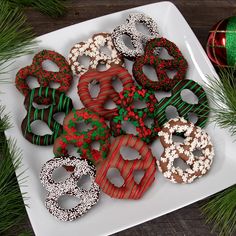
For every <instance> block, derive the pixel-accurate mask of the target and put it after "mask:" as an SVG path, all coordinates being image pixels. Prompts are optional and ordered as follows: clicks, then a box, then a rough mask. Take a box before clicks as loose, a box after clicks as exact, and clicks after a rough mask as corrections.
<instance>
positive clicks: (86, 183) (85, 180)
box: [77, 175, 92, 190]
mask: <svg viewBox="0 0 236 236" xmlns="http://www.w3.org/2000/svg"><path fill="white" fill-rule="evenodd" d="M91 185H92V180H91V177H90V176H89V175H83V176H81V178H80V179H79V180H78V182H77V186H78V187H79V188H82V189H85V190H89V189H90V188H91Z"/></svg>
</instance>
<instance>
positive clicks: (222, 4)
mask: <svg viewBox="0 0 236 236" xmlns="http://www.w3.org/2000/svg"><path fill="white" fill-rule="evenodd" d="M154 2H158V1H155V0H133V1H131V0H114V1H113V0H67V1H66V6H67V9H68V12H67V14H66V15H65V16H63V17H60V18H58V19H52V18H50V17H49V16H45V15H43V14H41V13H39V12H37V11H34V10H33V9H31V8H28V9H25V13H26V15H27V16H28V22H29V23H30V24H31V25H32V26H33V28H34V31H35V33H36V34H37V35H38V36H39V35H42V34H45V33H48V32H51V31H53V30H56V29H60V28H63V27H65V26H69V25H72V24H76V23H79V22H82V21H85V20H88V19H92V18H94V17H98V16H103V15H106V14H109V13H113V12H117V11H121V10H125V9H128V8H132V7H137V6H141V5H144V4H148V3H154ZM171 2H173V3H174V4H175V5H176V6H177V7H178V9H179V10H180V11H181V13H182V14H183V16H184V17H185V19H186V20H187V22H188V23H189V25H190V26H191V28H192V29H193V31H194V33H195V34H196V36H197V38H198V39H199V41H200V42H201V44H202V45H203V47H205V44H206V40H207V36H208V31H209V29H210V28H211V26H212V25H214V24H215V23H216V22H217V21H219V20H220V19H222V18H226V17H229V16H231V15H233V14H236V0H173V1H171ZM157 201H158V199H157ZM201 204H202V202H198V203H195V204H192V205H190V206H187V207H185V208H182V209H180V210H178V211H175V212H173V213H170V214H168V215H165V216H162V217H159V218H157V219H154V220H151V221H149V222H146V223H143V224H141V225H138V226H136V227H133V228H130V229H127V230H125V231H123V232H119V233H117V234H115V235H117V236H131V235H132V236H135V235H139V236H141V235H146V236H152V235H168V236H171V235H175V236H180V235H191V236H197V235H199V236H200V235H201V236H207V235H216V234H213V233H211V228H210V226H209V225H206V224H205V220H204V218H203V216H202V215H201V212H200V210H199V206H200V205H201ZM25 227H26V228H27V227H30V224H29V223H28V220H27V219H26V225H25ZM45 236H49V235H45Z"/></svg>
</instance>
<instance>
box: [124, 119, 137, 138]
mask: <svg viewBox="0 0 236 236" xmlns="http://www.w3.org/2000/svg"><path fill="white" fill-rule="evenodd" d="M121 128H122V130H124V131H125V132H126V133H127V134H133V135H137V134H138V132H137V130H136V127H135V126H134V125H133V124H132V123H131V122H130V121H126V120H125V121H123V122H122V125H121Z"/></svg>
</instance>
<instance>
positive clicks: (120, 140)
mask: <svg viewBox="0 0 236 236" xmlns="http://www.w3.org/2000/svg"><path fill="white" fill-rule="evenodd" d="M122 146H127V147H130V148H133V149H135V150H137V151H138V152H139V154H140V156H141V158H140V159H136V160H124V159H123V157H122V155H121V154H120V149H121V147H122ZM155 162H156V161H155V158H154V157H153V155H152V152H151V150H150V148H149V146H148V145H147V144H146V143H144V142H143V141H142V140H141V139H138V138H136V137H134V136H133V135H122V136H119V137H117V138H115V139H114V140H113V142H112V143H111V147H110V152H109V155H108V157H107V159H106V160H104V161H103V162H101V163H99V164H98V165H97V176H96V182H97V183H98V184H99V186H100V187H101V189H102V190H103V192H105V193H106V194H108V195H109V196H111V197H113V198H121V199H139V198H141V197H142V196H143V194H144V193H145V192H146V191H147V190H148V188H149V187H150V186H151V185H152V183H153V181H154V180H155V172H156V163H155ZM110 168H117V169H118V170H119V171H120V174H121V176H122V177H123V178H124V184H123V185H122V186H121V187H116V186H115V185H113V184H112V183H111V182H110V181H109V180H108V179H107V172H108V170H109V169H110ZM135 170H144V171H145V174H144V176H143V178H142V179H141V181H140V183H139V184H137V183H136V182H135V180H134V176H133V172H134V171H135Z"/></svg>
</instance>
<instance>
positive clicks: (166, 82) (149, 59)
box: [133, 38, 188, 91]
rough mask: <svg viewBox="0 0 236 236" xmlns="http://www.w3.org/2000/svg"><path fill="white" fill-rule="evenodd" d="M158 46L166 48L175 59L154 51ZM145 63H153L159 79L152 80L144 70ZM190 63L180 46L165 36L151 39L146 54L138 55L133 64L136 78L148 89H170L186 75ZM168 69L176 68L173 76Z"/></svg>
mask: <svg viewBox="0 0 236 236" xmlns="http://www.w3.org/2000/svg"><path fill="white" fill-rule="evenodd" d="M158 47H163V48H165V49H166V50H167V51H168V53H169V55H170V56H172V57H173V59H161V58H160V57H159V56H158V55H156V54H155V53H154V51H155V49H156V48H158ZM144 65H151V66H153V67H154V69H155V71H156V75H157V77H158V81H152V80H150V79H149V78H148V77H147V76H146V75H145V74H144V72H143V66H144ZM187 68H188V63H187V61H186V60H185V58H184V56H183V55H182V53H181V52H180V50H179V49H178V47H177V46H176V45H175V44H174V43H173V42H171V41H169V40H167V39H165V38H156V39H151V40H150V41H149V42H148V43H147V44H146V47H145V54H144V55H143V56H140V57H137V58H136V59H135V62H134V65H133V75H134V78H135V80H136V81H137V82H138V83H139V84H140V85H142V86H143V87H144V88H146V89H151V90H155V91H158V90H162V91H169V90H170V89H172V88H173V86H174V85H175V84H176V83H177V82H178V81H180V80H183V79H184V78H185V75H186V71H187ZM167 70H176V74H175V75H174V77H173V78H169V76H168V75H167Z"/></svg>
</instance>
